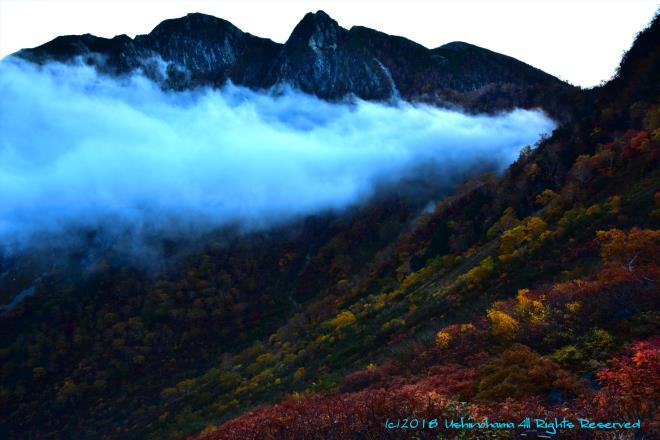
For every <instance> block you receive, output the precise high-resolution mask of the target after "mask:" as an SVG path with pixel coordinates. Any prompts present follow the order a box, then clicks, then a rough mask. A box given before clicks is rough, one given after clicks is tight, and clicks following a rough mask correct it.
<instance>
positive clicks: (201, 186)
mask: <svg viewBox="0 0 660 440" xmlns="http://www.w3.org/2000/svg"><path fill="white" fill-rule="evenodd" d="M0 108H2V113H1V114H0V242H1V243H3V245H2V246H4V247H5V249H7V248H10V247H15V246H16V245H20V244H21V243H26V242H29V241H30V240H31V239H33V238H34V237H37V236H43V235H44V234H46V235H52V234H60V233H63V232H65V231H70V230H72V229H75V228H78V227H83V228H110V229H114V230H116V231H119V230H121V231H131V233H135V232H137V233H139V232H140V231H144V230H148V231H152V232H153V231H155V232H159V231H162V232H163V233H171V232H172V231H175V232H177V233H187V232H193V231H194V232H203V231H208V230H211V229H213V228H216V227H219V226H223V225H228V224H239V225H242V226H243V227H245V228H263V227H267V226H269V225H271V224H275V223H281V222H285V221H288V220H291V219H294V218H296V217H300V216H304V215H309V214H313V213H316V212H320V211H324V210H336V209H343V208H346V207H348V206H351V205H352V204H355V203H359V202H360V201H362V200H364V199H366V198H368V197H369V196H371V195H373V193H374V191H375V188H376V187H377V186H378V185H380V184H382V183H396V182H397V181H398V180H399V179H402V178H403V177H404V176H406V175H409V174H410V173H412V172H414V170H415V169H416V168H417V167H419V166H422V165H425V166H426V165H429V164H432V165H433V166H434V168H435V171H436V174H437V175H439V176H446V178H447V179H449V180H450V179H452V178H455V177H453V176H458V175H460V173H461V172H465V171H467V170H469V169H471V168H472V167H474V166H475V165H477V164H478V163H480V162H482V161H484V160H487V161H489V162H490V163H493V164H495V166H496V167H497V168H500V169H501V168H503V167H505V166H506V165H508V164H509V163H511V162H512V161H513V160H514V159H515V158H516V157H517V155H518V153H519V150H520V149H521V148H522V147H523V146H525V145H529V144H533V143H534V142H535V141H536V140H537V139H538V138H539V136H540V135H541V134H546V133H549V132H550V131H551V130H552V129H553V128H554V123H553V122H552V121H551V120H550V119H548V118H547V117H546V116H545V115H543V114H542V113H540V112H534V111H525V110H515V111H513V112H510V113H507V114H502V115H499V116H468V115H465V114H462V113H459V112H454V111H449V110H441V109H437V108H433V107H429V106H423V105H419V106H412V105H410V104H405V103H399V104H397V105H385V104H379V103H370V102H364V101H359V100H358V101H355V102H352V103H346V104H338V103H328V102H325V101H322V100H319V99H317V98H315V97H311V96H308V95H303V94H301V93H298V92H295V91H290V90H289V91H286V92H284V93H278V94H277V95H275V94H270V93H258V92H254V91H250V90H248V89H244V88H239V87H235V86H232V85H231V84H230V85H228V86H226V87H224V88H222V89H220V90H210V89H204V90H194V91H187V92H166V91H163V90H162V89H161V88H159V87H158V85H156V84H155V83H153V82H152V81H150V80H148V79H146V78H145V77H143V76H141V75H139V74H135V75H133V76H130V77H123V78H110V77H107V76H101V75H99V74H97V73H96V71H95V70H94V69H93V68H91V67H86V66H82V65H78V66H73V65H62V64H48V65H46V66H43V67H37V66H34V65H31V64H25V63H22V62H18V61H15V60H11V61H7V60H5V61H4V62H2V63H1V65H0Z"/></svg>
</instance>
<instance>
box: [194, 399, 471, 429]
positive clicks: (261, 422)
mask: <svg viewBox="0 0 660 440" xmlns="http://www.w3.org/2000/svg"><path fill="white" fill-rule="evenodd" d="M448 403H449V401H447V400H445V399H443V398H442V397H440V396H437V395H434V394H428V393H424V392H421V391H419V390H418V389H415V388H414V387H411V388H408V389H406V390H398V391H394V392H388V391H385V390H367V391H361V392H359V393H350V394H338V395H333V396H320V395H311V396H307V397H304V398H290V399H289V400H287V401H285V402H283V403H281V404H278V405H272V406H266V407H262V408H258V409H256V410H254V411H251V412H249V413H247V414H245V415H243V416H241V417H238V418H236V419H233V420H230V421H228V422H226V423H224V424H223V425H220V426H219V427H218V428H217V429H215V430H213V431H211V432H207V433H204V434H202V435H200V436H199V437H197V439H198V440H236V439H241V440H279V439H281V440H285V439H287V440H288V439H325V440H333V439H337V440H339V439H348V438H365V439H369V438H373V439H375V438H378V439H398V438H401V436H402V431H401V430H396V429H386V428H385V422H386V420H387V419H390V420H393V419H397V418H400V419H404V418H408V419H410V418H418V419H423V418H426V419H427V420H429V419H433V418H438V419H440V418H441V417H443V416H450V417H455V416H456V415H458V414H457V413H456V412H455V410H453V409H450V408H451V407H449V406H448ZM448 411H450V412H448ZM452 411H453V412H454V413H451V412H452ZM459 417H460V415H459ZM413 432H414V433H415V435H416V436H417V437H418V438H422V439H432V438H437V435H438V432H437V430H429V429H427V430H421V429H418V430H413V429H409V430H406V432H405V434H408V435H412V433H413Z"/></svg>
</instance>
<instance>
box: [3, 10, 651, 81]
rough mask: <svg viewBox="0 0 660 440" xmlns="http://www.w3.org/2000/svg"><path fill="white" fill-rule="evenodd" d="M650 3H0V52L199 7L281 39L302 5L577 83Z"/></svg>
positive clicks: (614, 57)
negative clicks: (480, 51) (469, 47)
mask: <svg viewBox="0 0 660 440" xmlns="http://www.w3.org/2000/svg"><path fill="white" fill-rule="evenodd" d="M658 7H660V1H657V0H609V1H607V0H605V1H603V0H508V1H497V0H490V1H488V0H463V1H455V0H426V1H423V0H409V1H393V0H392V1H383V0H334V1H328V0H287V1H277V0H270V1H267V0H242V1H236V0H187V1H182V0H114V1H110V0H0V56H5V55H8V54H10V53H13V52H15V51H17V50H19V49H21V48H24V47H34V46H38V45H40V44H43V43H45V42H47V41H49V40H51V39H53V38H55V37H56V36H58V35H70V34H84V33H91V34H94V35H97V36H100V37H113V36H115V35H118V34H127V35H129V36H131V37H134V36H135V35H136V34H145V33H148V32H149V31H151V29H153V28H154V27H155V26H156V25H157V24H158V23H160V22H161V21H162V20H164V19H167V18H175V17H180V16H183V15H185V14H186V13H188V12H203V13H207V14H210V15H215V16H217V17H221V18H224V19H226V20H229V21H230V22H232V23H233V24H234V25H236V26H237V27H239V28H240V29H242V30H243V31H245V32H250V33H251V34H254V35H257V36H260V37H266V38H270V39H272V40H274V41H277V42H280V43H282V42H284V41H286V39H287V38H288V36H289V34H290V33H291V31H292V30H293V28H294V26H295V25H296V24H297V23H298V22H299V21H300V19H301V18H302V17H303V16H304V15H305V13H306V12H309V11H312V12H314V11H317V10H319V9H322V10H324V11H326V12H327V13H328V14H329V15H330V16H331V17H332V18H334V19H335V20H337V21H338V22H339V24H340V25H341V26H343V27H345V28H350V27H351V26H354V25H361V26H367V27H370V28H374V29H377V30H379V31H382V32H385V33H388V34H393V35H401V36H404V37H406V38H409V39H411V40H413V41H416V42H418V43H420V44H422V45H424V46H426V47H429V48H434V47H437V46H440V45H442V44H445V43H448V42H450V41H465V42H468V43H472V44H476V45H477V46H481V47H485V48H487V49H491V50H494V51H496V52H500V53H503V54H506V55H510V56H512V57H515V58H518V59H519V60H521V61H524V62H526V63H528V64H531V65H533V66H535V67H538V68H540V69H542V70H544V71H546V72H548V73H551V74H553V75H555V76H558V77H559V78H561V79H563V80H566V81H569V82H570V83H572V84H575V85H580V86H583V87H590V86H593V85H597V84H599V83H600V82H602V81H605V80H607V79H609V78H610V77H611V76H612V74H613V73H614V70H615V68H616V66H617V65H618V63H619V61H620V59H621V55H622V54H623V53H624V51H625V50H627V49H628V48H629V47H630V45H631V44H632V41H633V38H634V36H635V34H636V33H637V32H638V31H640V30H641V29H642V28H643V27H644V26H645V25H646V24H647V23H648V22H649V21H650V20H651V19H652V17H653V15H654V13H655V11H656V10H657V9H658Z"/></svg>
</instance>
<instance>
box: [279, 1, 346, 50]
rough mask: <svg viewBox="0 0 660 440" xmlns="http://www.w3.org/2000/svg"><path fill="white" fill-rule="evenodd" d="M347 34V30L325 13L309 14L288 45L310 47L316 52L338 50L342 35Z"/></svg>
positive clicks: (294, 32)
mask: <svg viewBox="0 0 660 440" xmlns="http://www.w3.org/2000/svg"><path fill="white" fill-rule="evenodd" d="M345 32H346V30H345V29H344V28H342V27H340V26H339V24H338V23H337V22H336V21H335V20H333V19H332V18H331V17H330V16H329V15H328V14H326V13H325V12H323V11H317V12H316V13H312V12H309V13H307V14H305V16H304V17H303V19H302V20H301V21H300V23H298V25H297V26H296V27H295V28H294V29H293V32H292V33H291V36H290V37H289V40H288V41H287V43H286V44H287V46H290V47H300V46H308V47H309V48H310V49H312V50H314V51H316V50H324V49H336V48H337V42H338V40H339V37H340V35H341V34H344V33H345Z"/></svg>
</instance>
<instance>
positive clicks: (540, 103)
mask: <svg viewBox="0 0 660 440" xmlns="http://www.w3.org/2000/svg"><path fill="white" fill-rule="evenodd" d="M15 55H17V56H19V57H21V58H23V59H26V60H29V61H32V62H36V63H44V62H47V61H50V60H56V61H61V62H68V61H72V60H74V59H76V58H78V57H80V58H82V59H83V60H84V61H85V62H87V63H89V64H92V65H95V66H97V67H98V68H99V70H101V71H103V72H105V73H109V74H115V75H116V74H126V73H129V72H131V71H133V70H135V69H142V70H143V71H144V72H145V73H146V74H147V75H148V76H150V77H152V78H153V79H155V80H158V81H159V82H161V83H162V84H163V86H164V87H168V88H175V89H186V88H191V87H196V86H212V87H218V86H222V85H223V84H225V82H226V81H227V80H231V81H232V82H233V83H234V84H238V85H243V86H247V87H250V88H254V89H268V88H271V87H273V86H278V85H290V86H292V87H294V88H297V89H300V90H301V91H303V92H306V93H309V94H313V95H316V96H318V97H320V98H323V99H327V100H339V99H343V98H345V97H347V96H356V97H359V98H361V99H365V100H389V99H392V98H402V99H405V100H408V101H420V102H426V103H431V104H434V105H440V106H448V107H452V106H458V107H461V108H463V109H465V110H467V111H471V112H496V111H502V110H508V109H512V108H514V107H523V108H533V107H542V108H544V109H545V110H546V111H548V112H549V113H551V114H554V116H555V117H559V118H561V117H562V114H563V113H564V112H565V108H567V107H568V106H566V105H565V102H566V100H567V94H570V93H571V91H572V90H574V88H573V87H571V86H569V85H568V84H566V83H564V82H562V81H560V80H559V79H557V78H555V77H553V76H551V75H549V74H547V73H545V72H543V71H541V70H539V69H536V68H534V67H532V66H529V65H527V64H525V63H523V62H521V61H518V60H516V59H514V58H511V57H508V56H505V55H501V54H498V53H495V52H492V51H489V50H487V49H483V48H480V47H477V46H473V45H471V44H467V43H463V42H452V43H449V44H445V45H443V46H440V47H438V48H435V49H427V48H425V47H423V46H421V45H419V44H417V43H415V42H413V41H410V40H408V39H406V38H403V37H397V36H391V35H387V34H384V33H382V32H378V31H375V30H373V29H369V28H365V27H361V26H354V27H352V28H351V29H344V28H342V27H341V26H339V25H338V24H337V22H336V21H335V20H333V19H332V18H331V17H330V16H329V15H328V14H326V13H325V12H323V11H318V12H316V13H308V14H306V15H305V16H304V17H303V19H302V20H301V21H300V23H298V25H297V26H296V27H295V28H294V30H293V32H292V33H291V36H290V37H289V39H288V40H287V41H286V43H284V44H279V43H275V42H273V41H271V40H269V39H264V38H259V37H255V36H254V35H251V34H249V33H245V32H243V31H241V30H240V29H238V28H237V27H236V26H234V25H233V24H231V23H230V22H228V21H226V20H222V19H220V18H216V17H213V16H210V15H205V14H200V13H192V14H188V15H186V16H185V17H181V18H175V19H170V20H165V21H163V22H162V23H160V24H159V25H158V26H156V27H155V28H154V29H153V30H152V31H151V32H150V33H149V34H147V35H138V36H136V37H135V38H134V39H131V38H129V37H128V36H126V35H119V36H116V37H114V38H112V39H106V38H99V37H95V36H93V35H90V34H85V35H79V36H78V35H76V36H73V35H69V36H61V37H57V38H55V39H54V40H52V41H50V42H48V43H46V44H44V45H42V46H39V47H36V48H32V49H23V50H21V51H19V52H17V53H16V54H15ZM159 59H162V60H163V61H165V62H166V63H167V68H166V71H165V72H166V73H165V74H163V73H162V70H163V69H162V68H160V66H159V64H158V62H157V60H159Z"/></svg>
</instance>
